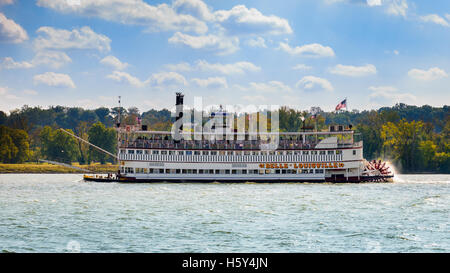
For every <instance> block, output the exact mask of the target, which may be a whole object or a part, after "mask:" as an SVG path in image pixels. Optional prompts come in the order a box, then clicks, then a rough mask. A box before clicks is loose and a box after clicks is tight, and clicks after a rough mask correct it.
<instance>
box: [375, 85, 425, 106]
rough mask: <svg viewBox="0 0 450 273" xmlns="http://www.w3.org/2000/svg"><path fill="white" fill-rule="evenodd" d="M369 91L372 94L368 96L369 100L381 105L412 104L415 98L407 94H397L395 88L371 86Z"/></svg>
mask: <svg viewBox="0 0 450 273" xmlns="http://www.w3.org/2000/svg"><path fill="white" fill-rule="evenodd" d="M369 90H371V91H372V93H371V94H370V95H369V99H370V100H371V101H374V102H378V103H381V104H386V103H390V104H393V103H398V102H403V103H414V102H415V101H416V100H417V98H416V96H414V95H412V94H409V93H398V90H397V88H395V87H393V86H371V87H369Z"/></svg>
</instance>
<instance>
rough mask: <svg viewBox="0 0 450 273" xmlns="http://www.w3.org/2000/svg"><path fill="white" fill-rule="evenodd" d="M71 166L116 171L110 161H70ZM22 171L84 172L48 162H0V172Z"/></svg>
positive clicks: (93, 170) (31, 172)
mask: <svg viewBox="0 0 450 273" xmlns="http://www.w3.org/2000/svg"><path fill="white" fill-rule="evenodd" d="M72 166H74V167H79V168H82V169H86V170H90V171H92V172H94V173H111V172H112V173H116V172H117V165H113V164H110V163H107V164H100V163H92V164H90V165H80V164H78V163H72ZM8 173H22V174H38V173H42V174H52V173H53V174H66V173H67V174H70V173H73V174H75V173H79V174H84V173H86V172H83V171H81V170H76V169H71V168H68V167H64V166H59V165H53V164H48V163H22V164H3V163H2V164H0V174H8Z"/></svg>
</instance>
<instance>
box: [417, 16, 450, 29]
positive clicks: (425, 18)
mask: <svg viewBox="0 0 450 273" xmlns="http://www.w3.org/2000/svg"><path fill="white" fill-rule="evenodd" d="M420 20H422V21H423V22H429V23H435V24H438V25H441V26H444V27H450V24H449V23H448V22H447V21H446V20H445V19H444V18H442V17H441V16H439V15H437V14H428V15H424V16H420Z"/></svg>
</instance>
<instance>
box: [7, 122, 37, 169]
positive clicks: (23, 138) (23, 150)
mask: <svg viewBox="0 0 450 273" xmlns="http://www.w3.org/2000/svg"><path fill="white" fill-rule="evenodd" d="M0 144H1V145H0V147H1V148H0V161H1V162H5V163H21V162H24V161H26V160H28V158H29V156H30V150H29V148H30V145H29V143H28V134H27V133H26V132H25V131H24V130H20V129H13V128H9V127H6V126H2V125H1V126H0Z"/></svg>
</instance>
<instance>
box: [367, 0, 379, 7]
mask: <svg viewBox="0 0 450 273" xmlns="http://www.w3.org/2000/svg"><path fill="white" fill-rule="evenodd" d="M367 5H368V6H370V7H374V6H381V0H367Z"/></svg>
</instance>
